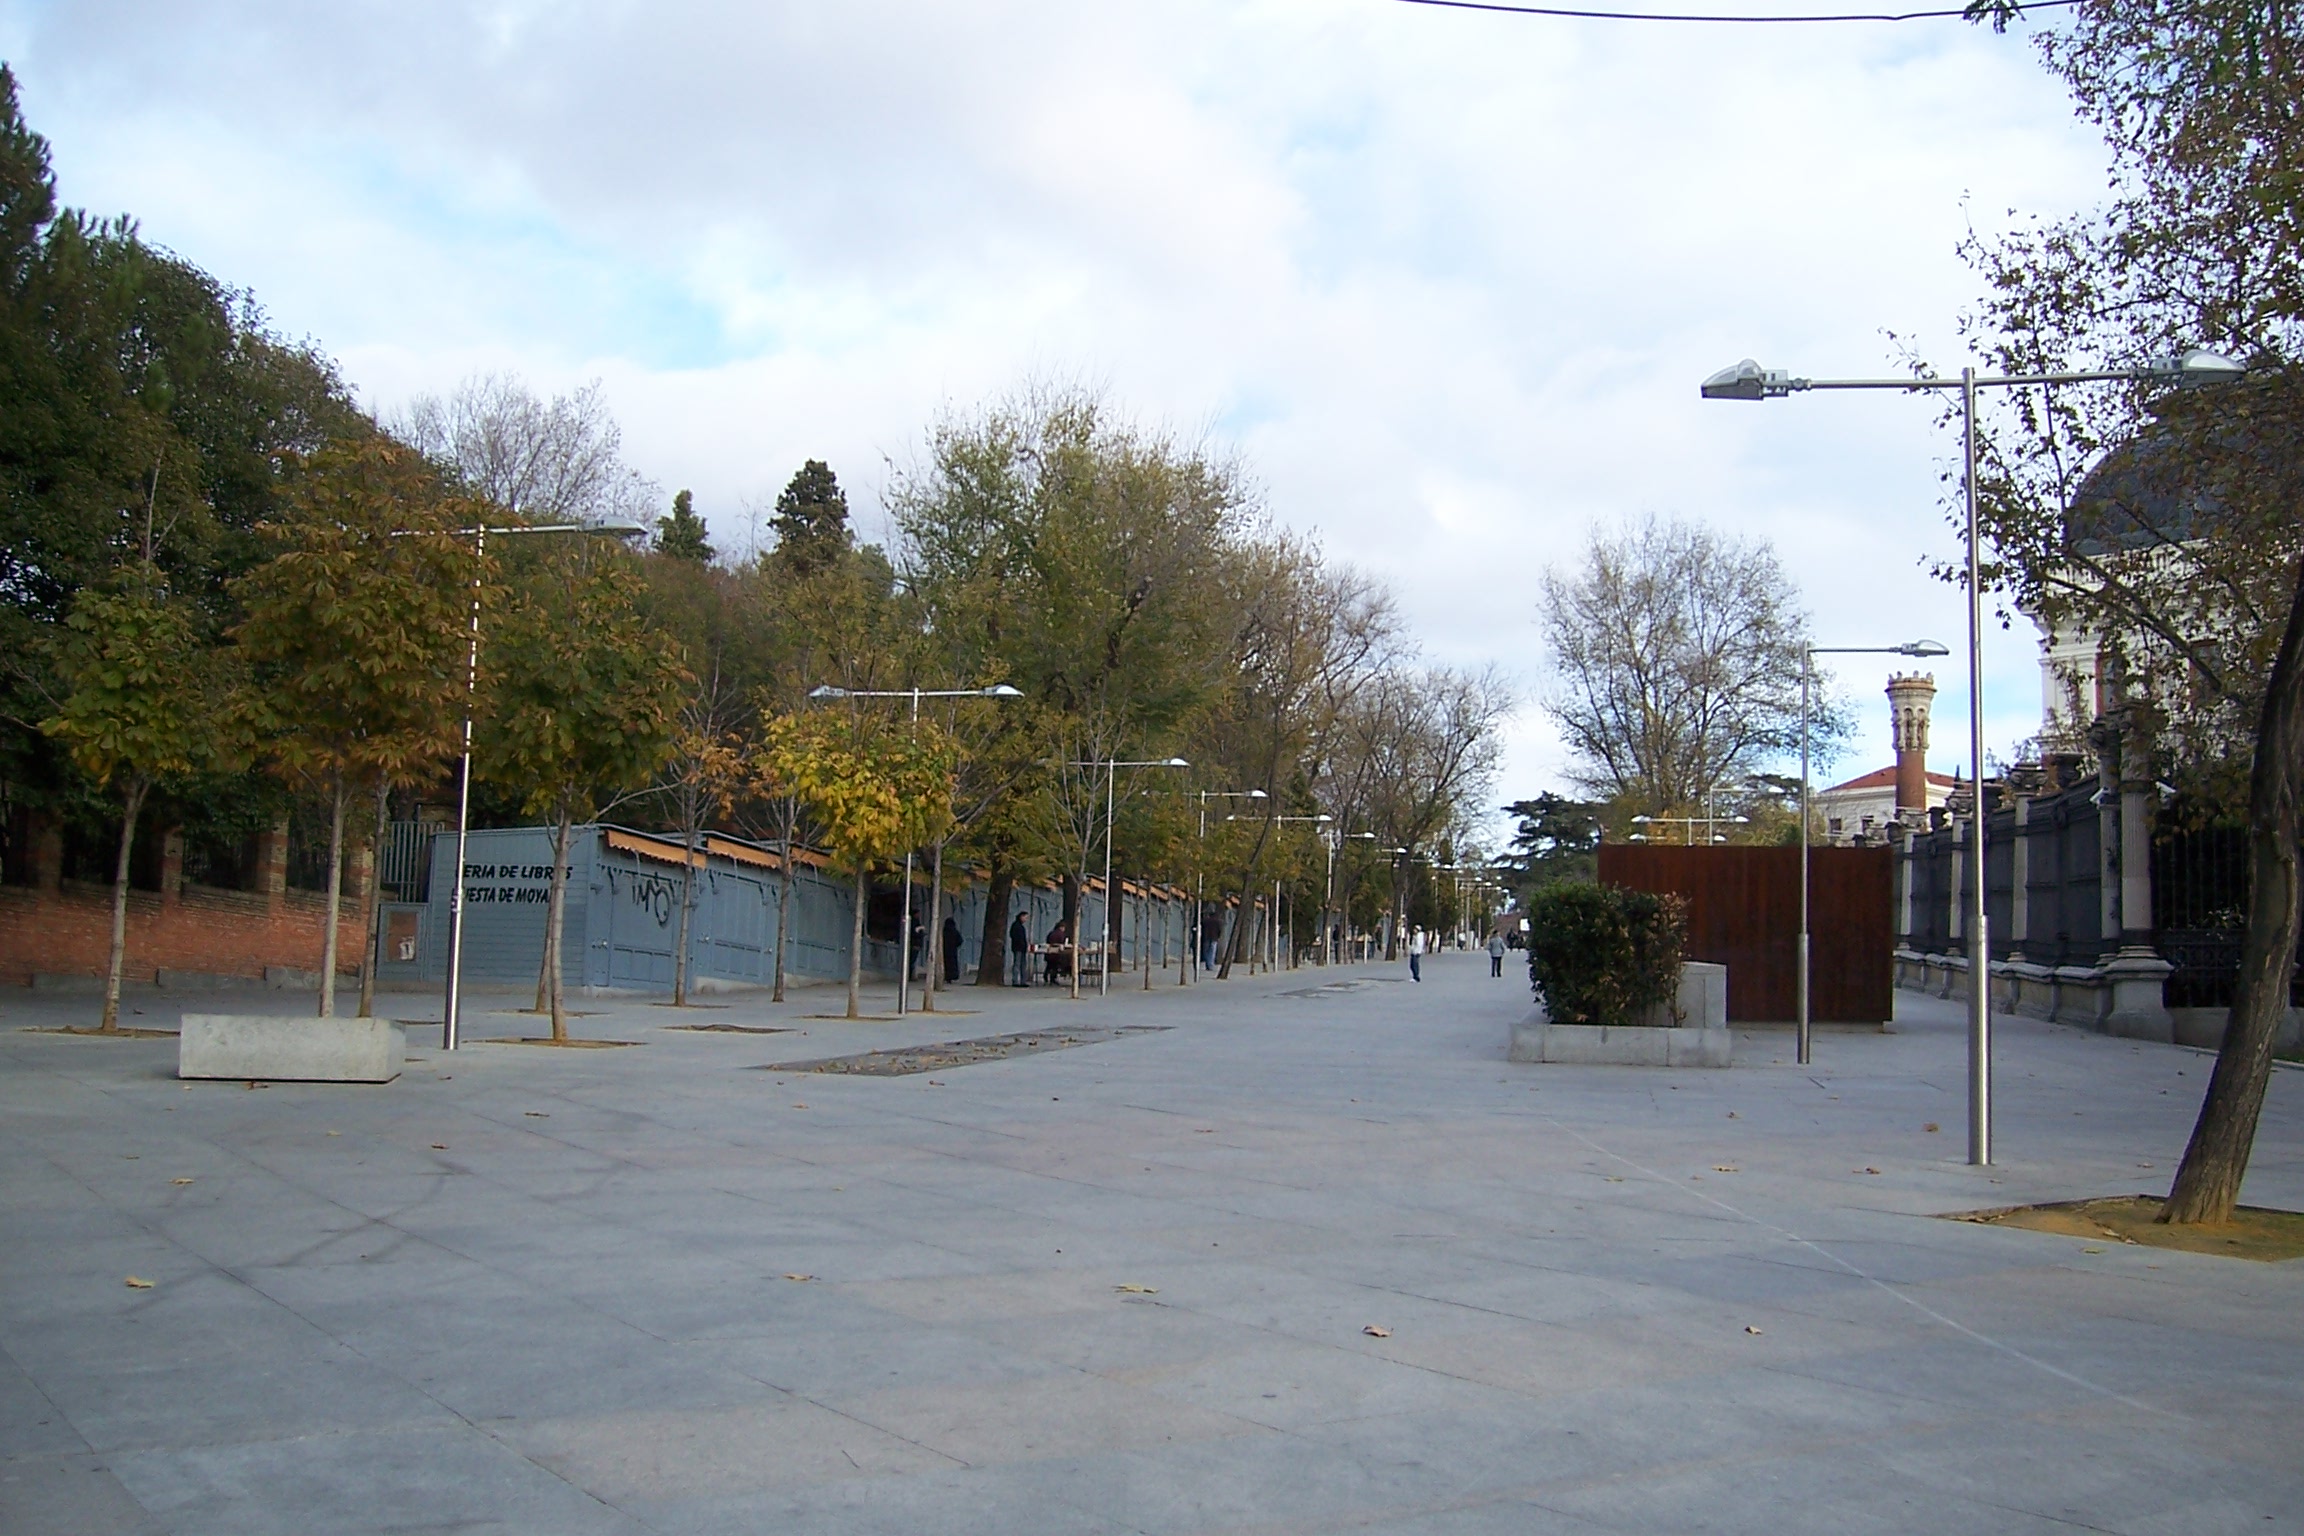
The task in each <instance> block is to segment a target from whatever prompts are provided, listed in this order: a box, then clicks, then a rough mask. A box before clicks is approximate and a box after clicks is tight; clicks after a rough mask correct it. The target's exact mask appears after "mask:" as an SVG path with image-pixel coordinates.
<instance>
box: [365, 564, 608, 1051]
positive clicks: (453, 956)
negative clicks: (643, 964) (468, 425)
mask: <svg viewBox="0 0 2304 1536" xmlns="http://www.w3.org/2000/svg"><path fill="white" fill-rule="evenodd" d="M434 531H435V530H431V529H420V528H404V529H395V530H394V531H393V534H392V537H394V538H396V539H405V538H419V537H422V536H423V535H424V534H426V533H429V532H434ZM437 531H438V532H439V533H441V534H443V535H445V536H446V537H449V538H457V539H470V540H471V541H472V628H471V636H470V643H469V645H468V646H467V648H466V653H465V658H464V754H463V762H462V764H461V766H460V767H458V769H457V771H456V883H455V884H454V885H452V886H450V887H449V889H448V990H447V995H446V997H445V998H444V999H443V1000H442V1006H441V1011H440V1049H442V1050H444V1051H453V1050H455V1049H456V1048H457V1047H458V1046H459V1045H461V1044H462V1043H463V1039H464V853H465V847H466V844H467V842H468V841H469V838H470V835H471V829H472V710H473V705H474V703H475V701H476V700H477V699H478V697H479V693H480V585H481V580H482V573H483V572H485V571H486V569H487V562H488V535H490V534H492V533H495V534H515V533H604V534H607V535H609V536H611V537H613V538H620V539H628V538H635V537H644V536H646V534H647V533H648V525H647V524H646V523H639V522H629V521H623V520H611V521H606V522H598V523H530V524H511V525H506V526H503V527H492V526H490V525H488V524H485V523H483V524H480V525H477V526H475V527H471V528H449V529H440V530H437Z"/></svg>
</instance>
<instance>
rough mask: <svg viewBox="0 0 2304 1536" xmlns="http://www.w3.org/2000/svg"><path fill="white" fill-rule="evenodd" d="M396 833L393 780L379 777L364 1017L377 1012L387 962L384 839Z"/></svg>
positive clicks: (363, 963)
mask: <svg viewBox="0 0 2304 1536" xmlns="http://www.w3.org/2000/svg"><path fill="white" fill-rule="evenodd" d="M391 835H392V783H391V781H390V780H389V779H384V778H379V779H377V781H376V836H375V838H374V840H372V841H371V842H370V843H369V844H368V878H367V880H366V881H365V882H364V884H365V885H366V887H367V888H366V889H365V890H363V891H362V892H361V893H360V903H361V905H360V910H361V911H363V912H365V913H367V914H368V946H367V948H366V949H365V950H363V951H362V952H361V955H360V1017H361V1018H363V1019H372V1018H374V1017H375V1016H376V967H378V966H379V965H382V964H383V963H384V914H383V912H382V911H381V910H379V909H380V908H381V906H382V903H381V902H379V901H378V900H377V897H378V895H379V894H381V892H382V891H383V889H384V839H386V838H387V837H390V836H391Z"/></svg>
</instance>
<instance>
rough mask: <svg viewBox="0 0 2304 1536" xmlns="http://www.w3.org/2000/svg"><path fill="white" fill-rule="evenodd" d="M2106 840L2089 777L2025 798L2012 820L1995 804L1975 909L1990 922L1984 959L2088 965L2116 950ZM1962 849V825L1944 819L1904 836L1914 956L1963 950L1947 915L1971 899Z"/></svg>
mask: <svg viewBox="0 0 2304 1536" xmlns="http://www.w3.org/2000/svg"><path fill="white" fill-rule="evenodd" d="M2019 839H2021V843H2019ZM2105 846H2106V845H2105V841H2104V828H2103V816H2102V814H2101V811H2100V808H2099V807H2098V805H2097V804H2096V797H2095V786H2094V784H2093V783H2092V782H2091V783H2088V784H2083V785H2081V786H2078V787H2075V788H2072V789H2067V790H2064V791H2062V792H2061V793H2058V794H2054V795H2041V796H2036V797H2034V798H2033V799H2032V800H2031V801H2030V803H2029V804H2027V805H2026V806H2025V809H2024V820H2023V821H2022V823H2021V824H2019V822H2018V821H2017V813H2016V808H2015V807H2014V806H2013V805H2008V804H2003V805H1998V806H1995V807H1994V808H1993V811H1992V819H1991V821H1990V823H1988V824H1987V826H1986V827H1985V832H1984V862H1985V885H1984V910H1985V913H1986V915H1987V916H1988V917H1989V918H1990V919H1991V931H1992V958H1993V959H1995V960H2006V959H2008V958H2009V957H2010V956H2012V955H2017V954H2021V956H2022V958H2024V959H2025V960H2028V961H2030V962H2032V963H2033V964H2035V965H2052V966H2053V965H2090V964H2093V963H2094V962H2095V961H2096V960H2097V959H2098V958H2100V957H2101V956H2102V955H2103V954H2104V953H2105V951H2106V950H2107V949H2114V948H2118V947H2119V940H2118V938H2117V936H2114V937H2111V938H2107V937H2106V933H2105V929H2106V926H2107V925H2106V922H2105V917H2104V880H2105V874H2106V871H2105V866H2104V849H2105ZM2113 846H2115V847H2117V841H2116V840H2115V842H2114V844H2113ZM2019 847H2021V849H2022V857H2021V859H2019V857H2018V850H2019ZM1970 850H1971V844H1970V842H1969V839H1968V833H1967V830H1966V828H1965V827H1962V826H1956V825H1951V824H1947V825H1945V826H1942V827H1939V828H1937V829H1935V830H1932V831H1928V832H1922V833H1919V834H1917V835H1916V836H1914V837H1913V838H1912V840H1911V845H1910V848H1909V850H1908V851H1907V853H1906V855H1905V857H1906V858H1907V859H1908V860H1909V861H1910V864H1911V870H1910V873H1911V879H1912V917H1911V930H1910V933H1909V935H1908V936H1907V937H1906V940H1905V942H1906V943H1907V944H1908V945H1909V947H1911V948H1913V949H1916V950H1919V951H1920V952H1921V953H1923V954H1957V953H1960V952H1962V951H1963V950H1965V949H1966V947H1967V944H1966V940H1965V939H1955V938H1954V937H1953V935H1954V933H1955V932H1956V931H1958V930H1959V929H1960V928H1961V927H1962V926H1963V920H1962V919H1960V918H1958V917H1956V914H1964V913H1966V912H1967V910H1968V908H1969V905H1970V903H1971V902H1973V901H1974V899H1975V891H1976V885H1975V871H1974V870H1973V869H1972V868H1971V867H1970V864H1971V862H1972V861H1971V859H1970ZM2019 864H2021V865H2022V868H2023V872H2024V923H2023V931H2022V932H2021V933H2019V932H2018V930H2017V923H2016V899H2015V897H2016V872H2017V868H2018V866H2019Z"/></svg>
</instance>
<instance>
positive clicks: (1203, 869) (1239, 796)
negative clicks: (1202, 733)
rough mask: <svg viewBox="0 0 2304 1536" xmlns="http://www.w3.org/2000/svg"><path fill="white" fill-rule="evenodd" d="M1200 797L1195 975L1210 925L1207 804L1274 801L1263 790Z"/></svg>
mask: <svg viewBox="0 0 2304 1536" xmlns="http://www.w3.org/2000/svg"><path fill="white" fill-rule="evenodd" d="M1199 795H1200V832H1199V838H1198V847H1197V849H1196V850H1195V851H1196V853H1197V855H1198V858H1197V860H1196V862H1195V864H1194V867H1193V871H1192V880H1193V886H1192V964H1191V968H1192V969H1193V970H1195V971H1197V970H1199V969H1200V926H1201V924H1202V923H1204V922H1206V921H1207V917H1206V915H1205V913H1204V912H1203V911H1202V909H1203V908H1204V907H1206V906H1207V904H1208V802H1209V801H1211V800H1269V799H1271V798H1272V797H1271V796H1270V795H1267V794H1265V793H1264V791H1262V790H1260V789H1203V790H1201V791H1199ZM1225 819H1226V820H1227V821H1229V820H1231V819H1232V818H1231V817H1226V818H1225ZM1176 983H1177V985H1178V986H1182V985H1184V977H1183V973H1182V972H1181V971H1179V972H1178V973H1177V977H1176Z"/></svg>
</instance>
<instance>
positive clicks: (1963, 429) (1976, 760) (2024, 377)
mask: <svg viewBox="0 0 2304 1536" xmlns="http://www.w3.org/2000/svg"><path fill="white" fill-rule="evenodd" d="M2245 372H2247V369H2246V368H2245V367H2244V366H2243V365H2241V364H2239V363H2236V362H2234V361H2232V360H2231V359H2230V358H2228V357H2221V356H2218V355H2217V354H2216V353H2214V352H2210V351H2207V350H2205V349H2203V348H2200V347H2193V348H2190V349H2189V350H2187V351H2185V352H2182V353H2179V354H2178V355H2176V356H2174V357H2166V358H2155V359H2154V360H2152V361H2151V362H2149V363H2146V364H2145V365H2144V366H2143V367H2141V368H2104V369H2095V370H2089V371H2082V372H2077V373H2011V374H1999V375H1993V376H1989V377H1979V376H1978V375H1977V372H1976V370H1975V369H1973V368H1963V369H1961V370H1960V376H1959V377H1958V378H1956V379H1945V378H1937V377H1934V376H1916V377H1913V378H1906V379H1800V378H1794V377H1793V376H1792V375H1791V374H1789V373H1787V372H1786V371H1784V370H1783V369H1781V368H1763V367H1761V366H1760V365H1759V364H1758V363H1756V362H1754V361H1752V359H1750V358H1746V359H1744V360H1743V361H1742V362H1740V363H1738V364H1736V365H1735V366H1734V367H1731V368H1723V369H1721V370H1720V371H1719V372H1718V373H1715V374H1713V375H1712V376H1711V377H1710V378H1708V379H1706V380H1705V381H1704V384H1703V387H1702V393H1703V396H1704V398H1705V399H1707V400H1778V399H1782V398H1784V397H1785V396H1787V395H1792V394H1796V393H1798V392H1800V391H1802V390H1810V389H1893V390H1901V391H1904V392H1905V393H1908V394H1911V393H1918V392H1921V391H1924V390H1952V389H1957V390H1958V391H1960V438H1961V461H1962V473H1961V476H1960V497H1961V503H1962V508H1963V511H1964V513H1965V518H1964V521H1965V524H1966V532H1967V545H1968V551H1967V553H1968V561H1967V565H1968V760H1969V768H1970V782H1971V784H1973V786H1974V790H1975V796H1976V804H1975V807H1974V811H1973V814H1972V815H1971V816H1970V818H1969V820H1970V824H1971V825H1970V831H1971V833H1972V843H1971V851H1970V855H1969V857H1970V860H1971V862H1972V864H1973V867H1974V869H1975V879H1974V886H1975V889H1974V890H1973V891H1972V892H1971V893H1970V903H1969V908H1968V921H1967V924H1966V925H1965V926H1966V928H1967V936H1968V1161H1969V1162H1971V1163H1974V1164H1976V1165H1977V1166H1979V1167H1982V1166H1984V1165H1985V1164H1988V1163H1990V1162H1991V1161H1992V985H1991V976H1992V946H1991V943H1990V940H1989V935H1988V933H1987V930H1986V913H1985V898H1986V896H1987V894H1988V890H1987V882H1986V880H1985V873H1984V823H1985V820H1986V808H1985V804H1984V594H1983V582H1982V579H1981V578H1982V558H1981V556H1980V554H1979V552H1978V551H1979V539H1978V533H1977V526H1976V391H1978V390H1979V389H2024V388H2028V387H2030V386H2032V385H2035V384H2102V383H2115V382H2124V383H2137V382H2148V381H2152V380H2165V381H2167V382H2169V383H2174V384H2179V385H2199V384H2216V383H2227V382H2229V381H2231V380H2233V379H2236V378H2238V377H2240V376H2241V375H2242V374H2243V373H2245ZM1801 836H1802V839H1803V845H1805V839H1806V836H1807V828H1806V827H1805V826H1803V827H1802V828H1801Z"/></svg>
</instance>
